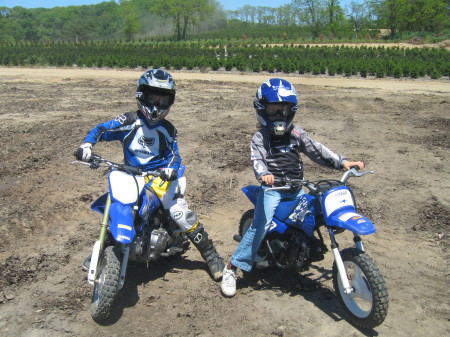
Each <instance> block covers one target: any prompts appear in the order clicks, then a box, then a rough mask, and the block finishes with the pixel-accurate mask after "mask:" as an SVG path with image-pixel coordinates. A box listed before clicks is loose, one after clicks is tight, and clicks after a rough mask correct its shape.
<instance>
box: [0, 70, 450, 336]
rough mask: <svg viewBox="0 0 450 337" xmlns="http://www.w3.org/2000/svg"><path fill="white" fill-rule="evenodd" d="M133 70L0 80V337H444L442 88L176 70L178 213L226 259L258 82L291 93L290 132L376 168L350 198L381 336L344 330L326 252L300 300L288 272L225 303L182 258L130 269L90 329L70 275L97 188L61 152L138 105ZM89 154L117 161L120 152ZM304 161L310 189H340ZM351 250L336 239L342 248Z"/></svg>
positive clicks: (423, 83) (82, 280)
mask: <svg viewBox="0 0 450 337" xmlns="http://www.w3.org/2000/svg"><path fill="white" fill-rule="evenodd" d="M142 72H143V71H142V70H127V71H120V70H86V69H23V68H0V87H1V90H0V101H1V104H0V115H1V124H0V144H1V149H0V160H1V167H0V200H1V201H0V231H1V233H2V239H1V242H0V287H1V288H0V335H1V336H55V337H60V336H127V335H136V336H166V337H168V336H202V337H206V336H237V335H240V336H329V337H332V336H408V337H410V336H446V335H447V336H448V335H450V324H449V323H450V322H449V317H450V303H449V298H450V291H449V289H450V284H449V276H450V274H449V270H450V269H449V264H448V263H449V243H450V240H449V229H450V228H449V213H450V212H449V210H450V193H449V190H450V189H449V188H450V186H449V185H450V179H449V178H450V163H449V161H450V141H449V139H450V138H449V133H450V114H449V111H450V83H449V81H448V79H447V80H439V81H431V80H424V79H422V80H394V79H359V78H340V77H339V78H338V77H335V78H327V77H305V76H299V75H283V74H275V75H273V74H249V73H246V74H240V73H232V74H221V73H214V74H213V73H201V72H182V71H174V72H172V74H173V76H174V78H175V80H176V81H177V84H178V92H177V100H176V103H175V105H174V106H173V108H172V110H171V112H170V114H169V115H168V119H169V120H170V121H172V122H173V123H174V124H175V126H177V128H178V131H179V146H180V151H181V155H182V157H183V160H184V164H186V166H187V172H186V175H187V178H188V189H187V200H188V202H189V203H190V206H191V208H192V209H193V210H195V211H196V212H197V214H198V215H199V217H200V218H201V220H202V222H203V223H204V224H205V226H206V228H207V230H208V232H209V234H210V236H211V237H212V238H213V240H214V241H215V243H216V245H217V248H218V250H219V252H220V253H221V254H222V255H223V256H224V257H225V258H226V259H228V258H229V257H230V256H231V254H232V252H233V250H234V248H235V247H236V243H235V242H234V241H233V239H232V236H233V235H234V234H235V233H236V232H237V226H238V222H239V219H240V216H241V214H242V213H243V212H244V211H246V210H247V209H249V208H251V204H250V202H249V201H247V200H246V198H245V197H244V195H243V193H242V192H241V191H240V189H241V187H243V186H245V185H247V184H254V183H256V181H255V179H254V176H253V172H252V170H251V167H250V161H249V142H250V139H251V136H252V134H253V132H254V131H255V130H256V118H255V114H254V110H253V108H252V99H253V95H254V94H255V91H256V88H257V86H258V85H259V84H260V83H261V82H263V81H264V80H266V79H267V78H269V77H275V76H281V77H287V78H288V79H289V80H290V81H291V82H293V83H294V84H295V85H296V87H297V89H298V91H299V92H300V102H301V107H300V110H299V112H298V114H297V116H296V118H295V122H296V123H298V124H300V125H301V126H302V127H303V128H304V129H305V130H307V131H308V132H309V133H310V135H312V136H313V138H314V139H316V140H318V141H320V142H322V143H324V144H326V145H327V146H328V147H330V148H331V149H333V150H334V151H335V152H338V153H341V154H344V155H346V156H347V157H348V158H350V159H358V160H359V159H361V160H364V161H365V162H366V164H367V167H368V169H371V170H374V171H375V174H374V175H367V176H364V177H363V178H361V179H354V180H353V186H354V192H355V194H356V199H357V201H358V203H359V206H360V210H361V211H362V212H363V214H365V215H366V216H368V217H369V218H370V219H372V220H373V221H374V223H375V224H376V226H377V230H378V231H377V233H376V234H374V235H370V236H368V237H366V238H364V239H365V247H366V250H367V252H368V253H369V254H370V255H371V257H372V258H373V259H374V260H375V261H376V262H377V264H378V266H379V268H380V269H381V271H382V272H383V274H384V276H385V279H386V282H387V285H388V289H389V296H390V306H389V312H388V316H387V318H386V321H385V322H384V323H383V324H382V325H381V326H379V327H377V328H376V329H375V330H372V331H360V330H358V329H356V328H354V327H353V326H352V325H350V324H349V323H348V322H347V321H346V320H345V316H344V312H343V310H342V308H341V307H340V306H339V305H338V302H337V300H336V298H335V296H334V291H333V288H332V282H331V266H332V257H331V254H329V255H328V256H327V257H326V259H325V260H324V261H321V262H319V263H317V265H316V267H315V268H312V269H311V270H310V271H309V272H307V275H308V277H310V278H311V279H316V280H317V281H319V282H320V283H321V288H320V289H317V290H315V291H312V292H302V291H300V290H299V289H298V287H297V283H296V278H294V277H291V275H290V274H286V273H285V272H279V271H277V272H275V271H273V270H264V271H260V270H255V271H253V272H252V273H250V274H249V275H247V276H245V277H244V276H243V275H242V273H239V275H238V276H239V279H238V293H237V296H236V297H234V298H232V299H227V298H224V297H222V296H221V294H220V286H219V284H218V283H216V282H214V281H213V280H212V279H211V278H210V277H209V275H208V273H207V271H206V266H205V264H204V263H203V261H202V259H201V257H200V254H199V253H198V252H197V251H196V250H195V248H193V247H191V248H190V249H189V250H188V251H187V252H186V253H185V254H184V255H183V256H181V257H179V258H173V259H168V260H161V261H159V262H157V263H152V264H150V265H149V266H148V268H147V266H145V265H139V264H133V265H131V266H130V267H129V270H128V277H127V279H126V282H125V283H126V284H125V287H124V289H122V291H121V292H120V293H119V296H118V299H117V301H116V303H115V306H114V310H113V313H112V317H111V319H110V320H109V321H108V322H106V323H105V324H102V325H99V324H97V323H95V322H94V321H93V320H92V319H91V317H90V296H91V291H92V288H91V286H90V285H88V284H87V282H86V274H85V273H84V272H82V271H81V268H80V265H81V262H82V261H83V259H84V258H85V257H86V256H87V255H88V254H90V251H91V246H92V244H93V242H94V240H95V239H96V238H97V235H98V223H99V222H100V218H99V217H98V215H97V213H94V212H92V211H90V208H89V206H90V204H91V202H92V201H93V200H95V199H96V198H97V197H98V196H100V195H101V194H103V193H104V191H105V189H106V179H105V176H103V171H100V170H98V171H93V170H90V169H89V168H87V167H84V166H80V165H78V166H77V165H71V162H72V160H73V159H74V158H73V157H72V153H73V151H74V150H75V149H76V148H77V146H78V145H79V143H80V142H81V140H82V139H83V138H84V136H85V134H86V133H87V132H88V131H89V130H90V128H91V127H93V126H94V125H96V124H97V123H100V122H102V121H106V120H109V119H111V118H113V117H116V116H117V115H119V114H121V113H123V112H127V111H131V110H134V109H135V108H136V102H135V99H134V90H135V81H136V79H137V78H138V77H139V76H140V75H141V73H142ZM95 151H96V152H97V153H100V154H102V155H103V156H104V157H107V158H109V159H111V160H120V159H121V155H120V147H119V144H115V143H101V144H98V145H97V146H96V147H95ZM304 159H305V165H306V178H307V179H318V178H326V177H334V178H338V177H340V174H341V172H337V171H333V170H329V169H324V168H321V167H319V166H317V165H316V164H314V163H311V162H310V161H309V160H308V159H307V158H304ZM349 237H350V236H349V234H345V233H344V234H340V235H338V237H337V239H338V241H339V242H340V243H341V248H344V247H345V246H346V245H348V244H349V243H348V241H349V240H348V238H349ZM327 242H328V240H327Z"/></svg>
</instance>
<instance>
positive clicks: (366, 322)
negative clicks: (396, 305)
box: [234, 168, 389, 329]
mask: <svg viewBox="0 0 450 337" xmlns="http://www.w3.org/2000/svg"><path fill="white" fill-rule="evenodd" d="M367 173H373V172H372V171H365V172H358V171H357V170H356V169H355V168H352V169H350V170H349V171H347V172H345V173H344V175H343V176H342V178H341V180H320V181H315V182H314V181H306V180H294V179H291V180H282V181H277V184H276V185H277V186H278V187H271V188H268V189H267V190H274V189H275V190H289V189H293V188H301V187H302V186H304V187H306V188H307V189H308V193H305V194H304V195H303V197H302V198H301V199H300V201H299V202H296V201H282V202H281V203H280V204H279V206H278V208H277V210H276V212H275V216H274V218H273V222H272V225H271V227H270V229H269V231H268V233H267V234H266V236H265V238H264V240H263V242H262V244H261V246H260V248H259V251H258V254H257V258H256V262H255V264H256V267H257V268H259V269H261V268H268V267H276V268H280V269H285V268H292V269H296V270H297V271H299V272H302V271H306V270H308V268H309V266H310V265H311V264H312V263H313V262H316V261H321V260H323V259H324V254H325V253H326V252H327V251H328V248H327V246H326V245H325V244H324V238H323V236H322V233H321V232H320V228H321V227H325V228H326V230H327V232H328V235H329V237H330V240H331V250H332V252H333V255H334V263H333V269H332V275H333V286H334V289H335V292H336V295H337V298H338V301H339V302H340V303H341V304H342V305H343V307H344V309H345V312H346V313H347V314H348V317H349V321H350V322H351V323H352V324H354V325H355V326H357V327H359V328H363V329H370V328H374V327H376V326H378V325H380V324H381V323H382V322H383V321H384V319H385V318H386V315H387V309H388V302H389V298H388V292H387V288H386V284H385V281H384V278H383V276H382V274H381V272H380V270H379V269H378V267H377V266H376V264H375V262H374V261H373V260H372V259H371V258H370V256H369V255H368V254H367V253H366V252H365V251H364V247H363V243H362V239H361V235H368V234H372V233H374V232H375V226H374V225H373V223H372V222H371V221H370V220H369V219H367V218H366V217H365V216H363V215H361V214H359V213H358V211H357V210H356V206H355V198H354V195H353V193H352V191H351V189H350V188H349V187H348V186H347V180H348V178H349V177H360V176H363V175H365V174H367ZM280 185H281V186H280ZM242 190H243V192H244V193H245V195H246V196H247V197H248V198H249V199H250V201H251V202H252V203H253V204H254V205H256V199H257V195H258V193H259V192H260V191H261V189H260V187H259V186H256V185H250V186H246V187H244V188H242ZM253 216H254V209H251V210H248V211H247V212H245V213H244V214H243V216H242V218H241V221H240V225H239V235H235V237H234V238H235V240H236V241H240V240H241V238H242V237H243V236H244V234H245V232H246V231H247V230H248V228H249V227H250V226H251V225H252V223H253ZM346 230H347V231H350V232H352V233H353V240H354V243H355V247H353V248H346V249H343V250H342V251H340V250H339V245H338V243H337V241H336V234H338V233H342V232H344V231H346ZM315 234H317V236H316V235H315Z"/></svg>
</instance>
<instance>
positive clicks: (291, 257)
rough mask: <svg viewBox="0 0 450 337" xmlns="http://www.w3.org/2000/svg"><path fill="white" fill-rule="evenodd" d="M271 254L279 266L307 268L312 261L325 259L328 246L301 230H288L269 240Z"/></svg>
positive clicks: (300, 269) (301, 269)
mask: <svg viewBox="0 0 450 337" xmlns="http://www.w3.org/2000/svg"><path fill="white" fill-rule="evenodd" d="M267 245H268V247H267V248H268V250H269V252H270V255H271V256H272V257H273V260H274V262H275V264H276V266H277V267H278V268H292V267H295V268H297V269H298V270H299V271H304V270H307V269H308V267H309V265H310V264H311V262H312V261H320V260H322V259H323V255H324V253H325V252H326V251H327V247H326V246H325V245H324V244H323V243H322V242H321V241H320V240H319V239H316V238H310V237H307V236H306V235H304V234H303V233H301V232H299V231H295V230H293V231H289V230H288V231H287V232H286V233H284V234H283V235H279V236H277V237H272V238H269V239H268V241H267Z"/></svg>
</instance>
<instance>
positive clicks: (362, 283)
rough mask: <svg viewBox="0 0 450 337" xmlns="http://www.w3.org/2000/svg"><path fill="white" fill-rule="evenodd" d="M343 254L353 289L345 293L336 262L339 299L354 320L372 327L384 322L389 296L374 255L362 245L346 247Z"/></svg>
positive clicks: (334, 279) (365, 326)
mask: <svg viewBox="0 0 450 337" xmlns="http://www.w3.org/2000/svg"><path fill="white" fill-rule="evenodd" d="M341 256H342V260H343V262H344V266H345V271H346V273H347V277H348V280H349V282H350V286H351V287H352V288H353V292H352V293H350V294H346V293H345V291H344V287H343V286H342V281H341V277H340V275H339V272H338V270H337V267H336V263H334V264H333V286H334V290H335V292H336V296H337V298H338V301H339V302H340V303H341V304H342V306H343V307H344V309H345V311H346V313H347V314H348V317H349V321H350V322H351V323H352V324H354V325H355V326H357V327H359V328H362V329H372V328H374V327H376V326H378V325H380V324H381V323H383V321H384V319H385V318H386V315H387V310H388V303H389V296H388V292H387V288H386V284H385V281H384V278H383V275H382V274H381V272H380V270H379V269H378V267H377V266H376V264H375V262H374V261H373V260H372V258H371V257H370V256H369V255H368V254H366V253H365V252H363V251H361V250H359V249H356V248H349V249H344V250H342V252H341Z"/></svg>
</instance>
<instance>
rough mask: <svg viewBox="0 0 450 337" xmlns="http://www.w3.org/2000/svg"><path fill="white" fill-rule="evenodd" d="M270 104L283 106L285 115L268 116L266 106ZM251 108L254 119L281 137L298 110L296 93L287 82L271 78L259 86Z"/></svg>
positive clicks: (274, 114)
mask: <svg viewBox="0 0 450 337" xmlns="http://www.w3.org/2000/svg"><path fill="white" fill-rule="evenodd" d="M270 103H279V105H280V106H285V108H286V109H285V113H280V114H278V113H277V112H276V111H274V112H272V113H271V115H270V116H269V115H268V114H267V105H268V104H270ZM253 106H254V108H255V109H256V118H257V119H258V122H259V123H260V124H261V125H262V126H263V127H264V128H266V129H267V130H269V131H270V132H271V133H273V134H275V135H277V136H280V135H283V134H284V133H285V132H286V131H287V130H288V129H289V127H290V126H291V124H292V120H293V119H294V116H295V113H296V112H297V109H298V96H297V91H296V90H295V88H294V86H293V85H292V84H291V83H289V82H288V81H286V80H283V79H281V78H271V79H269V80H267V81H266V82H264V83H263V84H261V85H260V86H259V88H258V90H257V92H256V96H255V99H254V101H253ZM280 112H281V110H280Z"/></svg>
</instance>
